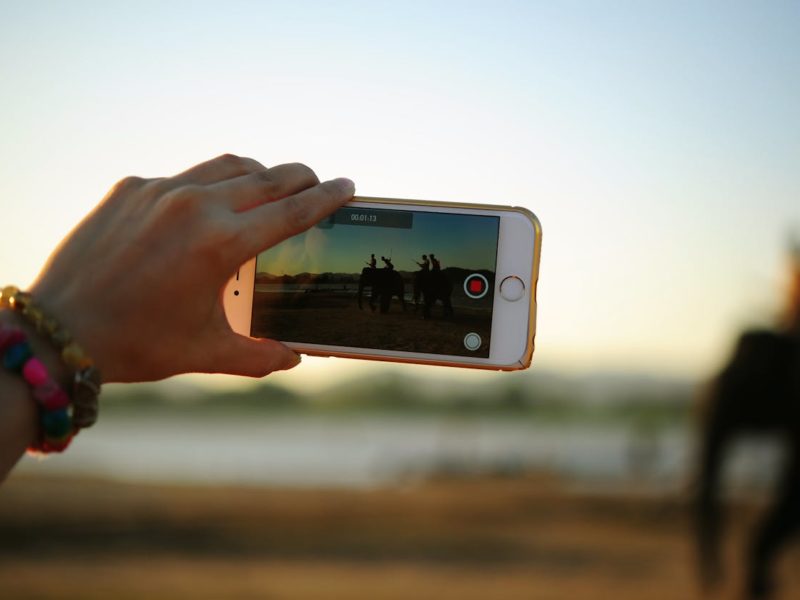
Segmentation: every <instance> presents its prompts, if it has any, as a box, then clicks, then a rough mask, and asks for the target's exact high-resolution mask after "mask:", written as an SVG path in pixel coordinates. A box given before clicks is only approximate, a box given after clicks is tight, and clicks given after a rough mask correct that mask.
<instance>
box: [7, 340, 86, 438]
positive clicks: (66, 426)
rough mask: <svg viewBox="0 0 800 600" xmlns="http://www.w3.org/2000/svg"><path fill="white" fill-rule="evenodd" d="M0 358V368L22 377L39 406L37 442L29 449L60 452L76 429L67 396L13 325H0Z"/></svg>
mask: <svg viewBox="0 0 800 600" xmlns="http://www.w3.org/2000/svg"><path fill="white" fill-rule="evenodd" d="M0 357H2V358H1V360H2V364H3V367H4V368H5V369H7V370H8V371H11V372H12V373H17V374H19V375H21V376H22V378H23V379H24V380H25V382H26V383H27V384H28V385H29V386H30V388H31V391H32V392H33V397H34V399H35V400H36V404H37V405H38V407H39V425H40V427H39V438H38V442H37V443H36V444H35V445H33V446H31V447H30V448H28V450H29V451H32V452H40V453H48V452H62V451H63V450H65V449H66V447H67V446H69V443H70V442H71V441H72V438H73V437H74V435H75V434H76V433H77V432H78V428H77V427H75V425H74V423H73V408H72V406H71V405H70V401H69V396H68V395H67V394H66V392H64V390H62V389H61V388H60V387H59V386H58V384H57V383H56V382H54V381H53V380H52V379H51V377H50V375H49V374H48V372H47V367H45V366H44V364H43V363H42V361H40V360H39V359H38V358H36V357H35V356H33V352H32V351H31V346H30V344H29V343H28V339H27V337H26V336H25V333H24V332H23V331H22V330H21V329H18V328H17V327H11V326H7V325H0Z"/></svg>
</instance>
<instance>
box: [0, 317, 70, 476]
mask: <svg viewBox="0 0 800 600" xmlns="http://www.w3.org/2000/svg"><path fill="white" fill-rule="evenodd" d="M0 325H12V326H14V327H19V328H21V329H22V330H23V331H25V333H26V335H27V336H28V342H29V343H30V345H31V348H32V349H33V353H34V355H35V356H36V357H37V358H39V359H40V360H41V361H42V362H43V363H44V364H45V366H46V367H47V369H48V371H49V373H50V375H51V377H53V379H54V380H55V381H57V382H58V383H59V384H61V385H64V384H66V383H68V382H67V381H65V379H68V375H67V373H66V370H65V369H64V367H63V366H62V365H61V361H60V359H59V357H58V355H57V354H56V352H55V350H53V349H52V348H50V347H49V345H48V344H47V343H46V342H44V341H43V340H41V339H39V337H38V336H37V335H36V334H35V332H34V331H33V330H32V328H31V327H30V326H29V325H28V324H27V323H25V322H24V320H23V319H21V318H20V317H19V316H18V315H16V314H14V313H13V312H11V311H8V310H0ZM38 427H39V424H38V410H37V407H36V404H35V402H34V400H33V396H32V394H31V391H30V388H29V387H28V384H27V383H25V381H24V380H23V379H22V377H21V376H19V375H17V374H15V373H12V372H10V371H7V370H6V369H4V368H2V367H0V481H3V480H4V479H5V478H6V476H7V475H8V472H9V471H10V470H11V469H12V468H13V467H14V465H15V464H16V463H17V461H18V460H19V459H20V457H21V456H22V455H23V454H24V453H25V450H26V448H28V447H29V446H31V445H32V444H33V443H34V442H35V441H36V437H37V432H38Z"/></svg>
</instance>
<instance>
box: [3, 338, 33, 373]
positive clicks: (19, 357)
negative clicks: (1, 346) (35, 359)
mask: <svg viewBox="0 0 800 600" xmlns="http://www.w3.org/2000/svg"><path fill="white" fill-rule="evenodd" d="M31 356H32V354H31V347H30V346H29V345H28V342H25V341H22V342H19V343H18V344H14V345H13V346H11V348H9V349H8V350H6V354H5V356H3V366H4V367H5V368H6V369H8V370H9V371H16V372H17V373H19V372H20V371H22V367H23V366H24V365H25V363H26V362H28V359H29V358H30V357H31Z"/></svg>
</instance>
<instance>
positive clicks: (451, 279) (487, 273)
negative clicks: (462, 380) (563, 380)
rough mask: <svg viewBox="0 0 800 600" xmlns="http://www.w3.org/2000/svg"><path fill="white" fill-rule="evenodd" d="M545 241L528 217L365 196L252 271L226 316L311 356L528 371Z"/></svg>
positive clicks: (228, 301)
mask: <svg viewBox="0 0 800 600" xmlns="http://www.w3.org/2000/svg"><path fill="white" fill-rule="evenodd" d="M541 237H542V236H541V227H540V225H539V221H538V220H537V219H536V217H535V216H534V215H533V214H532V213H531V212H530V211H527V210H525V209H522V208H514V207H510V206H495V205H477V204H465V203H452V202H447V203H446V202H431V201H420V200H397V199H386V198H359V197H356V198H354V199H353V201H352V202H350V203H349V204H348V205H347V206H345V207H342V208H340V209H338V210H337V211H336V212H335V213H333V214H332V215H331V216H330V217H328V218H327V219H324V220H323V221H321V222H320V223H318V224H317V225H315V226H314V227H312V228H310V229H308V230H307V231H305V232H304V233H302V234H299V235H297V236H294V237H292V238H290V239H287V240H285V241H284V242H282V243H280V244H277V245H276V246H274V247H272V248H270V249H268V250H267V251H265V252H263V253H261V254H259V256H258V257H257V258H255V259H252V260H250V261H248V262H247V263H246V264H244V265H243V266H242V267H241V268H240V269H239V270H238V271H237V273H236V275H235V277H233V278H232V280H231V281H230V283H229V285H228V287H227V289H226V290H225V294H224V299H225V308H226V313H227V315H228V319H229V320H230V322H231V324H232V326H233V328H234V330H235V331H238V332H239V333H242V334H243V335H252V336H253V337H267V338H273V339H278V340H281V341H282V342H285V343H287V345H289V346H290V347H292V348H293V349H295V350H297V351H298V352H303V353H307V354H315V355H321V356H337V357H346V358H361V359H370V360H386V361H393V362H411V363H420V364H429V365H446V366H459V367H471V368H484V369H497V370H516V369H524V368H527V367H528V366H529V365H530V363H531V358H532V354H533V340H534V335H535V330H536V283H537V280H538V267H539V255H540V249H541Z"/></svg>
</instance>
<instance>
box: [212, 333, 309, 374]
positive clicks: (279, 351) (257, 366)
mask: <svg viewBox="0 0 800 600" xmlns="http://www.w3.org/2000/svg"><path fill="white" fill-rule="evenodd" d="M218 347H219V349H220V356H219V358H218V360H217V361H215V363H214V371H215V372H219V373H228V374H231V375H244V376H247V377H264V376H265V375H269V374H270V373H272V372H274V371H286V370H288V369H291V368H293V367H296V366H297V365H299V364H300V355H299V354H297V353H296V352H294V351H293V350H291V349H290V348H288V347H286V346H284V345H283V344H281V343H280V342H277V341H275V340H270V339H255V338H249V337H246V336H243V335H239V334H236V333H231V334H230V335H228V336H225V338H224V341H222V342H221V343H220V344H219V346H218Z"/></svg>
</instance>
